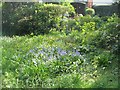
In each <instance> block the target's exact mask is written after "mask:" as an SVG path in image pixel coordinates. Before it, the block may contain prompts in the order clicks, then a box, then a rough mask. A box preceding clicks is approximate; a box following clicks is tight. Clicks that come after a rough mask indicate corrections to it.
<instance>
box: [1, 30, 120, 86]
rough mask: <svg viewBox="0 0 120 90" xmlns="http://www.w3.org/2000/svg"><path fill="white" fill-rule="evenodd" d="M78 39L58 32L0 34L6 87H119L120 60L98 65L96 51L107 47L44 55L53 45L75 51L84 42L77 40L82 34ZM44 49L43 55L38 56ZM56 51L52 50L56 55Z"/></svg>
mask: <svg viewBox="0 0 120 90" xmlns="http://www.w3.org/2000/svg"><path fill="white" fill-rule="evenodd" d="M76 38H77V37H74V38H72V37H71V36H70V35H68V36H66V35H65V34H64V33H59V32H53V33H50V34H48V35H39V36H33V37H32V36H14V37H1V43H2V47H1V49H2V85H3V87H11V88H15V87H16V88H18V87H19V88H20V87H43V88H117V87H118V70H117V69H118V65H117V59H116V58H114V60H111V63H108V64H107V66H99V65H98V61H99V60H97V58H95V57H96V56H99V55H97V54H96V52H100V53H101V54H102V53H103V52H106V50H102V49H99V48H97V49H96V52H87V53H85V52H82V55H81V56H80V57H78V56H75V57H72V56H69V55H63V56H61V57H60V58H55V59H53V58H52V59H51V60H47V59H46V58H47V57H46V56H45V55H44V54H51V52H52V51H50V50H52V49H51V48H53V47H54V49H55V48H57V47H59V48H61V49H62V50H69V51H71V53H73V52H72V50H73V49H75V48H76V49H78V47H79V46H80V45H81V44H80V43H79V42H78V41H77V42H76V40H78V38H79V37H78V38H77V39H76ZM43 48H44V49H45V50H46V51H44V54H40V55H38V56H37V53H38V52H40V50H42V49H43ZM30 50H31V51H30ZM55 50H57V49H55ZM80 52H81V49H80ZM34 53H35V54H34ZM56 53H57V51H53V55H56ZM108 55H109V54H108ZM48 56H49V55H48ZM100 57H102V55H100ZM111 57H112V56H111ZM113 57H115V55H114V56H113ZM80 58H81V59H80ZM92 61H93V62H92Z"/></svg>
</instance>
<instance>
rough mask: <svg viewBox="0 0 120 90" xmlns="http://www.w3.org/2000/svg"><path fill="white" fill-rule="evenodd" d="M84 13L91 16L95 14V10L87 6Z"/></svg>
mask: <svg viewBox="0 0 120 90" xmlns="http://www.w3.org/2000/svg"><path fill="white" fill-rule="evenodd" d="M85 12H86V14H88V15H91V16H93V15H94V14H95V10H94V9H92V8H87V9H86V11H85Z"/></svg>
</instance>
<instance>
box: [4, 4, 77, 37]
mask: <svg viewBox="0 0 120 90" xmlns="http://www.w3.org/2000/svg"><path fill="white" fill-rule="evenodd" d="M14 6H18V7H17V8H15V7H14ZM8 11H9V12H8ZM66 12H68V13H71V12H75V11H74V8H73V7H72V6H71V5H67V6H65V5H56V4H40V3H39V4H38V3H37V4H35V3H20V4H18V3H4V5H3V14H4V15H3V35H7V34H8V35H25V34H30V33H34V34H36V35H38V34H45V33H49V31H50V30H51V29H53V28H59V26H60V20H61V19H62V16H63V14H65V13H66ZM8 13H9V14H8ZM6 26H7V27H6Z"/></svg>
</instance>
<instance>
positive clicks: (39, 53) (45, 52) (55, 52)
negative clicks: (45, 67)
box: [27, 47, 83, 62]
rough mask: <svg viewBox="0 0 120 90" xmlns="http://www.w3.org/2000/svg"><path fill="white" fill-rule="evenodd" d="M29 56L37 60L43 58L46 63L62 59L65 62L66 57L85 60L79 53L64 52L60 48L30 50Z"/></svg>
mask: <svg viewBox="0 0 120 90" xmlns="http://www.w3.org/2000/svg"><path fill="white" fill-rule="evenodd" d="M29 54H31V55H33V56H34V57H36V58H41V59H42V60H44V61H48V60H61V58H62V57H64V60H65V56H66V57H67V56H68V57H71V58H74V57H77V58H80V59H83V57H82V55H81V54H80V52H79V51H77V50H71V51H70V50H64V49H61V48H59V47H47V48H45V47H42V48H34V49H31V50H29V52H28V53H27V55H29ZM34 62H35V60H34Z"/></svg>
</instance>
